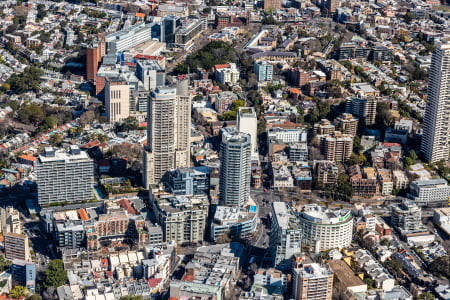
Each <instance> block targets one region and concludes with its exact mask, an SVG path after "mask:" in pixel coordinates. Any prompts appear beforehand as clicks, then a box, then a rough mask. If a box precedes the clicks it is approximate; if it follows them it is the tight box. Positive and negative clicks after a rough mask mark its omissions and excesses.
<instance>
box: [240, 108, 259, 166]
mask: <svg viewBox="0 0 450 300" xmlns="http://www.w3.org/2000/svg"><path fill="white" fill-rule="evenodd" d="M236 127H237V131H238V132H242V133H247V134H249V135H250V137H251V144H252V158H256V159H258V141H257V137H258V119H257V117H256V112H255V109H254V108H253V107H240V108H239V111H238V114H237V126H236Z"/></svg>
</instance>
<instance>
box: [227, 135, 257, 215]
mask: <svg viewBox="0 0 450 300" xmlns="http://www.w3.org/2000/svg"><path fill="white" fill-rule="evenodd" d="M226 129H227V128H224V129H222V142H221V144H220V179H219V203H220V205H230V206H239V207H242V206H244V205H245V204H246V203H247V202H248V200H249V197H250V179H251V153H252V149H251V148H252V147H251V145H252V144H251V136H250V135H249V134H246V133H238V132H236V131H235V130H234V129H230V130H226Z"/></svg>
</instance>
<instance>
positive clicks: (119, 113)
mask: <svg viewBox="0 0 450 300" xmlns="http://www.w3.org/2000/svg"><path fill="white" fill-rule="evenodd" d="M105 108H106V116H107V118H108V120H109V122H110V123H115V122H120V121H123V120H125V119H126V118H128V117H129V116H130V86H129V85H128V84H127V82H126V81H125V80H122V79H119V78H108V79H107V80H106V87H105Z"/></svg>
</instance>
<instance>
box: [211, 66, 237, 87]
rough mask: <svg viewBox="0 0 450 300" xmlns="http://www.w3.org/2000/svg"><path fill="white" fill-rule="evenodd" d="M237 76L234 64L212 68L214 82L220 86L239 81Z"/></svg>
mask: <svg viewBox="0 0 450 300" xmlns="http://www.w3.org/2000/svg"><path fill="white" fill-rule="evenodd" d="M239 74H240V73H239V70H238V68H237V67H236V64H235V63H229V64H223V65H215V66H214V75H215V78H216V81H217V82H219V83H221V84H229V85H233V84H235V83H236V82H238V81H239Z"/></svg>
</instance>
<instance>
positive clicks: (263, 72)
mask: <svg viewBox="0 0 450 300" xmlns="http://www.w3.org/2000/svg"><path fill="white" fill-rule="evenodd" d="M254 71H255V74H256V77H257V78H258V81H272V75H273V65H272V64H271V63H269V62H267V61H260V62H255V65H254Z"/></svg>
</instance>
